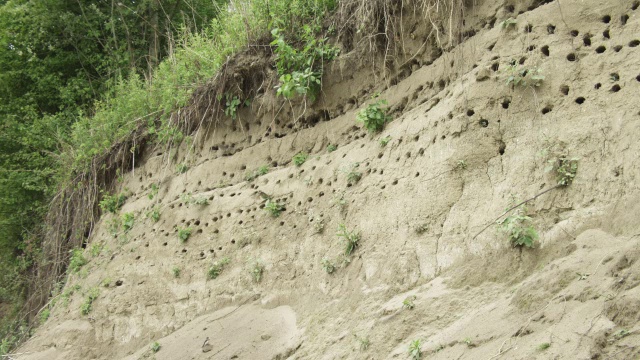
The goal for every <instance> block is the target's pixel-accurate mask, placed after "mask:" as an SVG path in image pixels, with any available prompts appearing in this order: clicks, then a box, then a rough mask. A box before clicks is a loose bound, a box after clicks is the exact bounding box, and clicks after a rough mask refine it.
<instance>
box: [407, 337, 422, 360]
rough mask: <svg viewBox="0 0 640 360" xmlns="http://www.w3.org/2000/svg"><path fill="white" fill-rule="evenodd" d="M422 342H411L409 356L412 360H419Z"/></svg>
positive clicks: (418, 340)
mask: <svg viewBox="0 0 640 360" xmlns="http://www.w3.org/2000/svg"><path fill="white" fill-rule="evenodd" d="M421 347H422V341H421V340H420V339H417V340H413V341H412V342H411V344H409V356H410V357H411V359H413V360H419V359H420V358H422V350H421V349H420V348H421Z"/></svg>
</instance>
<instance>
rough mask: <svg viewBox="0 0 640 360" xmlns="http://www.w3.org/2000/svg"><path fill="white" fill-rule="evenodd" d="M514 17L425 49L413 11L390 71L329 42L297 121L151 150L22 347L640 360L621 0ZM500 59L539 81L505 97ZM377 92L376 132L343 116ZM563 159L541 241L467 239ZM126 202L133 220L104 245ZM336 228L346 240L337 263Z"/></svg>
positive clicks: (635, 198) (635, 205)
mask: <svg viewBox="0 0 640 360" xmlns="http://www.w3.org/2000/svg"><path fill="white" fill-rule="evenodd" d="M510 4H511V3H503V2H498V1H484V2H481V3H479V4H476V5H474V6H473V7H471V6H470V7H469V8H467V9H466V20H465V26H466V28H468V30H467V32H466V33H467V36H468V38H467V39H466V40H465V41H463V42H462V43H460V44H459V45H457V46H455V47H453V48H452V49H451V50H450V51H448V52H445V53H444V54H442V55H440V54H439V52H438V51H437V50H435V48H434V46H435V45H433V44H432V43H431V42H428V43H427V44H426V45H424V46H423V45H422V42H423V41H424V38H425V37H426V35H427V33H428V30H429V28H428V26H426V25H425V24H424V23H423V22H421V20H420V19H418V18H416V17H412V16H411V15H410V13H407V16H406V19H405V20H403V24H404V25H406V29H411V31H409V30H405V34H404V35H405V39H406V43H405V44H404V45H405V47H406V49H405V51H406V53H407V54H409V55H407V56H406V62H405V65H404V66H402V67H400V68H399V70H398V71H397V72H396V73H395V75H394V76H393V77H392V79H391V80H390V81H387V82H385V81H383V80H382V78H381V77H380V73H379V72H378V71H376V70H375V69H376V67H375V66H374V65H372V64H371V63H370V62H368V61H366V60H362V59H360V58H357V57H356V56H355V54H356V53H355V51H354V52H353V53H348V52H345V53H343V54H342V56H341V58H340V59H338V60H336V61H335V62H334V63H333V65H332V66H333V67H332V69H331V71H330V72H329V74H328V75H327V78H326V81H325V84H324V90H323V96H322V98H321V99H319V101H318V103H317V104H315V105H314V106H313V107H312V108H310V109H309V110H308V112H307V113H305V114H304V115H300V114H299V113H298V112H297V109H298V108H297V107H293V106H290V105H289V104H284V105H283V103H282V101H281V100H279V99H274V98H273V95H272V94H271V95H269V94H267V95H263V96H262V97H259V98H257V99H255V100H254V102H253V104H252V106H251V107H250V108H246V109H243V110H242V111H241V112H240V113H239V120H238V121H239V122H240V123H237V122H236V123H235V124H234V123H232V122H231V120H230V119H227V120H226V122H225V123H224V124H220V125H218V126H217V127H216V128H215V129H214V128H211V129H208V130H207V131H205V129H202V130H201V131H200V132H198V133H197V134H196V135H195V137H194V140H193V141H192V142H187V143H185V144H183V145H182V146H181V148H180V149H179V150H178V151H163V150H162V149H160V150H158V149H148V150H147V151H146V152H145V155H144V157H143V159H142V163H141V164H139V165H138V166H137V167H136V168H135V170H134V171H132V172H130V173H128V174H125V175H124V177H123V181H122V185H121V186H122V191H125V189H128V190H129V191H130V192H131V193H132V196H131V197H130V198H129V199H128V201H127V202H126V204H125V205H124V207H123V208H122V209H121V210H120V214H118V215H111V214H109V215H105V216H103V218H102V219H101V221H100V223H99V226H98V227H97V228H96V229H95V231H94V232H93V234H92V235H91V237H90V242H89V244H88V246H87V249H86V251H85V256H86V257H87V258H89V259H90V262H89V264H88V265H86V266H85V267H84V269H83V270H81V272H80V273H77V274H72V275H70V277H69V281H68V282H67V284H66V287H65V289H63V294H65V296H60V297H59V300H58V301H57V302H56V305H55V307H54V308H53V311H52V314H51V318H50V319H49V320H48V321H47V322H46V323H45V324H44V325H43V326H42V327H41V328H40V329H39V330H38V332H37V333H36V335H35V336H34V338H33V339H31V340H30V341H29V342H28V343H27V344H26V345H25V346H23V348H22V349H21V350H20V351H19V352H21V353H25V354H24V355H20V356H16V358H18V359H121V358H126V359H140V358H157V359H231V358H237V359H278V358H281V359H283V358H291V359H365V358H366V359H385V358H408V357H409V355H408V348H409V344H410V343H411V342H412V341H414V340H417V339H420V340H421V348H422V353H423V356H424V357H425V358H426V357H428V358H437V359H492V358H494V359H495V358H503V359H529V358H542V359H546V358H554V359H587V358H593V359H595V358H614V359H631V358H636V357H638V356H640V348H639V347H638V344H640V287H639V286H638V285H639V284H640V262H639V261H638V259H639V257H640V248H639V244H640V225H639V223H638V219H639V218H640V205H639V204H640V189H639V184H640V182H639V177H640V162H639V161H640V160H639V159H640V156H639V155H640V142H639V141H638V136H639V135H640V112H639V111H640V107H638V94H640V47H639V46H638V45H639V44H640V10H638V3H637V2H635V3H634V2H632V1H616V2H612V1H606V0H584V1H579V2H578V1H561V2H558V1H553V2H549V3H547V4H540V5H539V6H537V5H538V4H533V5H532V6H529V5H531V4H529V3H527V4H518V5H510ZM509 18H513V19H515V23H510V22H507V23H502V22H503V21H505V20H507V19H509ZM503 24H504V25H505V26H504V27H503V26H502V25H503ZM471 30H473V32H472V31H471ZM512 61H515V63H518V64H522V65H521V67H520V68H519V69H522V68H526V69H528V70H529V72H530V74H532V73H534V72H535V71H536V70H539V74H541V75H543V76H544V80H543V81H541V83H540V86H531V85H532V83H531V80H529V83H528V84H527V85H526V86H522V85H518V86H510V85H507V78H508V77H509V76H510V75H511V74H512V73H511V72H510V70H509V66H510V64H511V62H512ZM377 92H380V93H381V95H380V97H381V98H383V99H386V100H388V101H389V106H390V107H391V110H392V115H393V117H394V120H393V122H391V123H389V124H388V125H387V127H386V128H385V129H384V131H383V132H382V133H380V134H375V135H370V134H368V133H367V132H366V130H364V129H363V128H362V127H361V125H359V124H356V123H355V117H356V114H357V112H358V111H359V110H360V109H362V108H363V107H364V106H366V104H367V103H368V100H369V98H370V96H371V95H372V94H374V93H377ZM238 124H242V126H237V125H238ZM387 137H388V139H389V142H388V144H387V145H386V146H384V147H383V146H381V145H380V139H383V138H387ZM193 144H195V145H193ZM329 144H335V145H337V150H335V151H332V152H330V151H328V150H327V146H328V145H329ZM301 151H304V152H306V153H308V154H309V158H308V159H307V161H306V162H305V163H304V164H303V165H301V166H295V165H294V164H293V163H292V162H291V158H292V157H293V156H294V155H295V154H297V153H299V152H301ZM562 154H566V155H568V156H569V157H571V158H574V157H575V158H578V159H579V169H578V172H577V176H576V178H575V181H574V182H573V183H572V184H571V185H570V186H567V187H560V188H556V189H554V190H552V191H549V192H548V193H546V194H544V195H542V196H540V197H538V198H536V199H535V200H533V201H531V202H529V203H528V205H527V214H528V215H529V216H531V218H532V219H533V226H534V227H535V229H537V231H538V233H539V240H538V241H537V244H536V247H535V248H534V249H519V248H513V247H511V246H510V244H509V240H508V238H507V236H506V235H505V234H504V233H502V232H500V231H499V227H498V226H496V225H494V226H491V227H489V228H488V229H487V230H485V231H483V232H481V233H480V231H481V230H482V229H483V228H484V227H485V226H486V225H487V224H489V223H491V222H492V221H494V220H495V219H496V218H497V217H498V216H499V215H500V214H502V213H503V212H504V209H505V208H507V207H509V205H510V204H512V201H513V200H512V199H516V200H525V199H529V198H531V197H534V196H535V195H536V194H538V193H540V192H542V191H544V190H545V189H549V188H551V187H553V186H555V185H556V178H555V176H554V174H553V173H552V172H551V173H550V172H545V167H546V166H547V160H549V159H551V158H553V157H554V156H559V155H562ZM177 164H187V165H188V170H187V171H186V172H185V173H183V174H178V173H177V172H176V165H177ZM264 165H269V166H270V171H269V172H268V173H267V174H266V175H262V176H259V177H257V178H256V179H255V180H253V181H247V180H246V178H245V176H246V174H247V173H248V172H251V171H255V170H256V169H258V168H259V167H261V166H264ZM353 172H357V173H361V175H362V177H361V179H360V181H357V182H352V183H349V174H350V173H353ZM352 180H353V178H352ZM153 184H157V188H158V191H157V194H155V196H154V197H153V199H150V198H149V196H148V195H149V194H150V193H154V192H155V191H154V190H153V189H154V187H153V186H154V185H153ZM266 196H268V197H272V198H273V199H274V201H278V202H279V203H281V204H283V205H284V207H285V210H284V211H283V212H282V213H281V214H280V216H279V217H273V216H271V214H270V213H269V212H268V211H266V210H265V209H264V206H265V197H266ZM203 199H206V200H207V202H208V204H197V202H204V201H203ZM154 207H155V209H158V210H159V212H160V214H161V216H160V220H159V221H158V222H154V221H152V220H151V219H149V218H146V217H145V214H147V213H148V212H149V211H151V210H152V209H153V208H154ZM124 213H133V214H134V216H135V221H134V225H133V227H132V229H131V230H130V231H129V232H128V233H127V234H124V233H122V232H120V233H119V234H118V236H117V237H114V236H113V235H112V233H111V230H110V227H111V226H110V224H111V222H112V221H113V219H114V218H117V217H120V215H121V214H124ZM340 224H344V225H345V227H346V228H347V230H349V231H354V232H359V233H360V235H361V238H360V241H359V243H358V246H357V248H356V249H355V251H354V253H353V254H352V255H351V256H350V257H349V261H345V258H344V257H343V256H342V254H343V252H344V243H343V242H341V239H340V237H338V236H336V233H337V229H338V227H339V225H340ZM178 228H191V229H192V233H191V236H190V237H189V238H188V240H187V241H185V242H181V241H180V240H179V238H178V234H177V232H178ZM479 233H480V234H479ZM478 234H479V235H478ZM92 249H93V250H94V251H93V254H91V253H92ZM99 249H101V250H100V251H98V250H99ZM225 258H228V260H229V263H228V264H227V265H225V266H224V267H223V268H222V270H221V271H220V273H219V275H218V276H217V277H216V278H215V279H210V278H209V277H208V270H209V269H210V268H211V267H212V266H213V265H214V263H216V262H217V263H218V264H219V263H220V262H221V261H222V260H223V259H225ZM323 259H325V260H326V261H324V263H323ZM327 261H328V262H330V263H332V264H334V265H335V271H333V272H332V273H331V274H329V273H328V272H327V271H326V270H327V269H326V268H327V266H326V264H327ZM256 264H257V265H256ZM174 268H175V269H179V271H180V274H179V276H178V277H175V276H174ZM260 269H262V270H261V271H262V272H261V279H260V281H259V282H258V281H255V276H253V275H255V274H256V272H257V271H258V270H260ZM92 291H93V292H94V293H97V294H98V295H97V297H96V299H95V300H94V301H93V302H92V303H91V311H90V312H89V313H88V315H83V314H82V313H81V310H80V308H81V306H82V304H83V303H84V302H86V300H87V298H88V294H89V293H91V292H92ZM403 303H405V304H404V305H403ZM156 341H157V342H158V343H159V345H160V346H161V348H160V350H159V351H158V352H153V351H152V350H151V349H150V346H151V344H152V343H153V342H156Z"/></svg>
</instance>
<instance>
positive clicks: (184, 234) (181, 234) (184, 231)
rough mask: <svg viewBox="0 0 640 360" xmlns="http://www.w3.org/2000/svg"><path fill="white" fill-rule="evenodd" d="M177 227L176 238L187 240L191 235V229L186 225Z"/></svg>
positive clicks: (182, 240)
mask: <svg viewBox="0 0 640 360" xmlns="http://www.w3.org/2000/svg"><path fill="white" fill-rule="evenodd" d="M177 229H178V239H180V241H181V242H185V241H187V240H189V237H190V236H191V231H192V229H191V228H190V227H187V228H181V227H177Z"/></svg>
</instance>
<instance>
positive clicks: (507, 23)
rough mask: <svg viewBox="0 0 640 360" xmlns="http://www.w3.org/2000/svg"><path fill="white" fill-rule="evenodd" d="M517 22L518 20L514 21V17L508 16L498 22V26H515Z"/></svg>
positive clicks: (504, 27)
mask: <svg viewBox="0 0 640 360" xmlns="http://www.w3.org/2000/svg"><path fill="white" fill-rule="evenodd" d="M517 24H518V21H516V19H514V18H511V17H510V18H508V19H507V20H504V21H502V22H501V23H500V27H501V28H503V29H507V28H510V27H512V26H516V25H517Z"/></svg>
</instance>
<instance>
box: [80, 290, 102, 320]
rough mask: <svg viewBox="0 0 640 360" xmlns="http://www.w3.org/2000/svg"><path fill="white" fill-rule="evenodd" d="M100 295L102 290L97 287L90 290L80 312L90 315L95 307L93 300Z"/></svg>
mask: <svg viewBox="0 0 640 360" xmlns="http://www.w3.org/2000/svg"><path fill="white" fill-rule="evenodd" d="M98 295H100V291H99V290H98V289H97V288H92V289H90V290H89V292H88V293H87V296H86V297H85V299H84V301H83V302H82V305H80V312H81V313H82V315H88V314H89V313H90V312H91V310H92V309H93V302H94V301H95V300H96V299H97V298H98Z"/></svg>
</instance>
